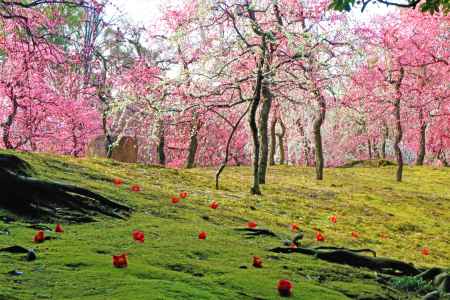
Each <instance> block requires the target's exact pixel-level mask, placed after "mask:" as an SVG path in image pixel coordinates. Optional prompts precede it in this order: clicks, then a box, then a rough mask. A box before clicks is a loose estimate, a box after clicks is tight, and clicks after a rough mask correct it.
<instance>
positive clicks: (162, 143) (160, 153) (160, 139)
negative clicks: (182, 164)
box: [156, 119, 166, 166]
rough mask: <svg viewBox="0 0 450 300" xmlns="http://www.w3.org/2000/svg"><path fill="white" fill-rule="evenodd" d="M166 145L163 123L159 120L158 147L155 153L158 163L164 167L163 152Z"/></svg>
mask: <svg viewBox="0 0 450 300" xmlns="http://www.w3.org/2000/svg"><path fill="white" fill-rule="evenodd" d="M165 145H166V134H165V128H164V121H163V120H162V119H160V120H159V121H158V146H157V147H156V151H157V152H158V162H159V164H160V165H161V166H165V165H166V153H165V151H164V148H165Z"/></svg>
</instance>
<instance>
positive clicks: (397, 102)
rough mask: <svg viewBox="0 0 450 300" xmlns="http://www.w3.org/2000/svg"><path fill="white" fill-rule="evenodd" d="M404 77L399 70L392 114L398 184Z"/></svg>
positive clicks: (400, 167) (400, 178) (400, 159)
mask: <svg viewBox="0 0 450 300" xmlns="http://www.w3.org/2000/svg"><path fill="white" fill-rule="evenodd" d="M403 76H404V70H403V68H401V69H400V78H399V79H398V81H397V82H396V84H395V90H396V92H397V95H396V97H395V102H394V108H395V111H394V114H395V127H396V133H395V142H394V151H395V157H396V159H397V175H396V179H397V181H398V182H401V181H402V177H403V155H402V150H401V149H400V143H401V142H402V137H403V129H402V123H401V118H400V99H401V93H400V86H401V83H402V80H403Z"/></svg>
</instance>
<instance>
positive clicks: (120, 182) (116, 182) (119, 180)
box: [113, 178, 123, 186]
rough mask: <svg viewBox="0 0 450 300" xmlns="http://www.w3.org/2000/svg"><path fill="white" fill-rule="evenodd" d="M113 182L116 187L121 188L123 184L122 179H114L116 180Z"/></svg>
mask: <svg viewBox="0 0 450 300" xmlns="http://www.w3.org/2000/svg"><path fill="white" fill-rule="evenodd" d="M113 182H114V185H115V186H121V185H122V183H123V180H122V179H120V178H114V179H113Z"/></svg>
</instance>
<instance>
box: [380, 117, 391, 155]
mask: <svg viewBox="0 0 450 300" xmlns="http://www.w3.org/2000/svg"><path fill="white" fill-rule="evenodd" d="M388 137H389V129H388V127H387V124H386V123H385V124H384V125H383V142H382V143H381V158H382V159H386V142H387V139H388Z"/></svg>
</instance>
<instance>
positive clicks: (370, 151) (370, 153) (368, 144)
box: [367, 138, 372, 159]
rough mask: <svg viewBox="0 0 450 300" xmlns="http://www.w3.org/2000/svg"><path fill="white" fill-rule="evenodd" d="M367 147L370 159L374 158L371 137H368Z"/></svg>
mask: <svg viewBox="0 0 450 300" xmlns="http://www.w3.org/2000/svg"><path fill="white" fill-rule="evenodd" d="M367 149H368V151H369V159H372V142H371V141H370V138H368V139H367Z"/></svg>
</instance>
